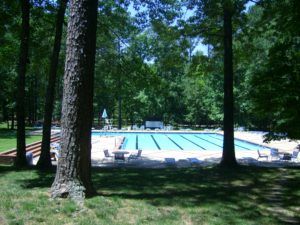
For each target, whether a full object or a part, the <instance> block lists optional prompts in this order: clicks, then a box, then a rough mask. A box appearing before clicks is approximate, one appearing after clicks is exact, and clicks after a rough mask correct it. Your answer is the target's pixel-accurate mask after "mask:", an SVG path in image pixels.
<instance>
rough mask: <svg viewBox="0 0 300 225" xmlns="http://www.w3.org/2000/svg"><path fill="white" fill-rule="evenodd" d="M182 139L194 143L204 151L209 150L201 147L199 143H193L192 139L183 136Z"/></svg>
mask: <svg viewBox="0 0 300 225" xmlns="http://www.w3.org/2000/svg"><path fill="white" fill-rule="evenodd" d="M180 137H182V138H184V139H185V140H187V141H189V142H191V143H193V144H194V145H196V146H198V147H199V148H202V149H203V150H207V149H205V148H203V147H202V146H201V145H198V144H197V143H195V142H193V141H191V140H190V139H187V138H186V137H184V136H182V135H180Z"/></svg>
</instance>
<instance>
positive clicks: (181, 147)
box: [166, 135, 183, 150]
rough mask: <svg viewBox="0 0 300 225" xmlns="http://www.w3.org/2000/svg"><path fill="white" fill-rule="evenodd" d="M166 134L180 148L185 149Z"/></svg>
mask: <svg viewBox="0 0 300 225" xmlns="http://www.w3.org/2000/svg"><path fill="white" fill-rule="evenodd" d="M166 136H167V138H169V139H170V141H172V142H173V143H174V144H175V145H176V146H177V147H178V148H180V149H181V150H183V148H182V147H181V146H180V145H179V144H177V143H176V142H175V141H174V140H173V139H172V138H170V137H169V136H168V135H166Z"/></svg>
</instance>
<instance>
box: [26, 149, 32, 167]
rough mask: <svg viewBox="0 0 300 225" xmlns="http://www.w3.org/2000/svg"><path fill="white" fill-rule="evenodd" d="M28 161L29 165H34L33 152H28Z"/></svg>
mask: <svg viewBox="0 0 300 225" xmlns="http://www.w3.org/2000/svg"><path fill="white" fill-rule="evenodd" d="M26 161H27V164H28V165H33V154H32V152H26Z"/></svg>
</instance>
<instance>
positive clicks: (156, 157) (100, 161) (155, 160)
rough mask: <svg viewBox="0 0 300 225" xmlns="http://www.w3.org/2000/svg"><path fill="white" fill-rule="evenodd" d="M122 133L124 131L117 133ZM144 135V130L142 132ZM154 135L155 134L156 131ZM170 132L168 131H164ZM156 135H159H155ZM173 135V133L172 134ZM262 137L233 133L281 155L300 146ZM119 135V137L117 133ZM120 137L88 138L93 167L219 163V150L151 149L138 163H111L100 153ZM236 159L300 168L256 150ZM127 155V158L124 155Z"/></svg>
mask: <svg viewBox="0 0 300 225" xmlns="http://www.w3.org/2000/svg"><path fill="white" fill-rule="evenodd" d="M119 132H124V131H119ZM132 132H141V131H132ZM143 132H145V131H143ZM156 132H157V131H156ZM168 132H171V131H168ZM177 132H184V133H207V132H208V131H204V132H203V131H201V132H199V131H175V132H174V133H177ZM157 133H160V132H157ZM172 133H173V132H172ZM212 133H219V134H222V132H220V131H218V132H212ZM263 134H264V133H262V132H246V131H245V132H244V131H238V132H235V138H238V139H241V140H244V141H249V142H252V143H256V144H259V145H262V146H266V147H270V148H277V149H279V152H281V153H284V152H287V153H292V151H293V149H294V148H296V146H297V145H299V144H300V142H299V141H288V140H281V141H272V142H270V143H264V142H263ZM120 135H121V134H120ZM120 138H121V136H116V137H113V136H105V137H103V136H102V137H101V136H93V138H92V164H93V165H94V166H108V167H115V166H120V165H121V166H138V167H157V168H160V167H165V166H167V165H166V163H165V159H166V158H173V159H175V162H176V163H175V165H174V166H177V167H187V166H191V165H200V166H203V165H211V164H216V163H219V162H220V160H221V157H222V151H219V150H215V151H214V150H203V151H199V150H190V151H188V150H184V151H181V150H155V151H149V150H144V151H143V152H142V159H140V160H130V161H126V162H125V163H121V164H120V163H119V162H118V163H116V162H114V161H113V160H109V159H106V158H105V157H104V153H103V150H104V149H108V150H109V152H110V153H112V152H113V151H115V150H116V148H117V146H116V143H118V142H119V141H118V139H120ZM126 151H128V152H129V154H128V155H130V154H132V153H135V154H136V153H137V150H126ZM261 152H262V153H265V154H269V152H270V151H269V150H267V149H266V150H263V151H261ZM235 154H236V159H237V161H238V162H239V163H240V164H255V165H261V166H282V165H286V166H295V165H296V166H297V165H300V164H299V162H297V163H294V162H282V161H272V162H270V161H267V160H265V159H259V160H257V158H258V154H257V152H256V151H236V152H235ZM128 155H127V156H128ZM188 158H197V159H198V160H199V162H197V163H190V161H189V160H188Z"/></svg>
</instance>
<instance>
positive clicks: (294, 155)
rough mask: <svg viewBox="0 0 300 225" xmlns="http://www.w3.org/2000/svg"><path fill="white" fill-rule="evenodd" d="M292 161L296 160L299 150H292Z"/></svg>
mask: <svg viewBox="0 0 300 225" xmlns="http://www.w3.org/2000/svg"><path fill="white" fill-rule="evenodd" d="M291 160H292V161H298V160H299V150H295V151H293V154H292V156H291Z"/></svg>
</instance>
